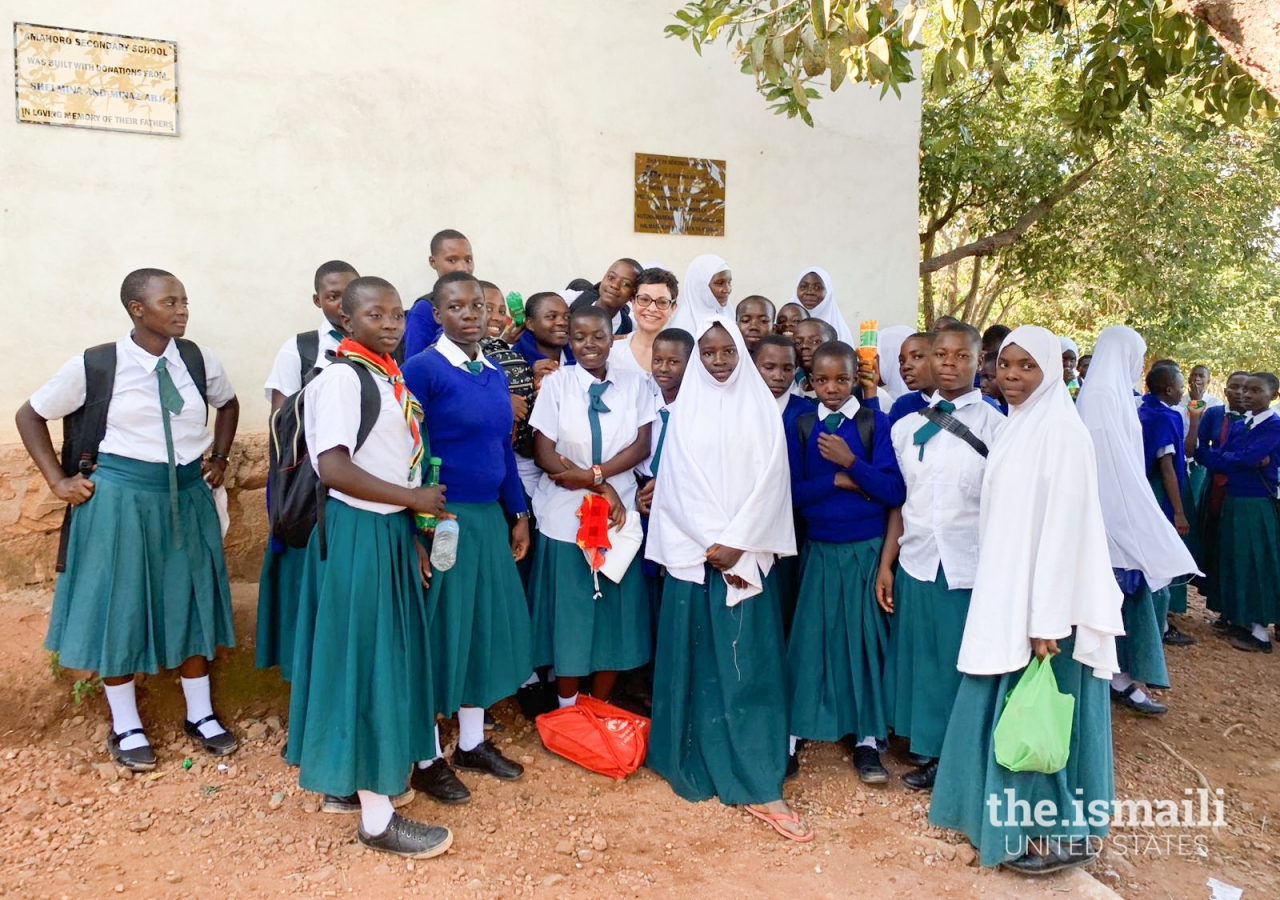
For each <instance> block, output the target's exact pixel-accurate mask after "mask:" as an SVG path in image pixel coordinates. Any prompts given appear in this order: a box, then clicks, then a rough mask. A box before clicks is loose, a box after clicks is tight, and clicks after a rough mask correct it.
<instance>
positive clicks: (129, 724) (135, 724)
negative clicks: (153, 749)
mask: <svg viewBox="0 0 1280 900" xmlns="http://www.w3.org/2000/svg"><path fill="white" fill-rule="evenodd" d="M103 689H104V690H105V691H106V694H107V704H108V705H109V706H110V707H111V729H112V730H113V731H114V732H115V733H116V734H124V733H125V732H126V731H133V729H135V728H141V727H142V717H141V716H139V715H138V694H137V690H136V688H135V687H134V684H133V679H132V678H130V679H129V680H128V681H126V682H125V683H124V684H108V685H104V686H103ZM150 743H151V742H150V741H148V740H147V736H146V735H145V734H135V735H133V736H132V737H127V738H125V739H124V740H123V741H121V742H120V749H121V750H137V749H138V748H139V747H146V746H148V745H150Z"/></svg>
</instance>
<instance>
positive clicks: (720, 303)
mask: <svg viewBox="0 0 1280 900" xmlns="http://www.w3.org/2000/svg"><path fill="white" fill-rule="evenodd" d="M732 290H733V273H732V272H731V271H729V264H728V263H727V262H725V261H724V260H723V259H721V258H720V257H718V256H716V255H715V254H713V253H708V254H705V255H704V256H699V257H698V258H697V259H695V260H694V261H693V262H691V263H689V268H688V269H686V270H685V273H684V281H682V282H680V305H679V306H677V307H676V314H675V317H674V318H672V320H671V322H670V323H669V324H668V327H669V328H683V329H684V330H685V331H687V332H689V333H690V334H696V333H697V330H698V325H699V324H700V323H701V322H702V321H703V320H704V319H705V318H707V316H726V317H728V318H729V319H732V318H733V307H731V306H730V305H729V294H730V292H731V291H732Z"/></svg>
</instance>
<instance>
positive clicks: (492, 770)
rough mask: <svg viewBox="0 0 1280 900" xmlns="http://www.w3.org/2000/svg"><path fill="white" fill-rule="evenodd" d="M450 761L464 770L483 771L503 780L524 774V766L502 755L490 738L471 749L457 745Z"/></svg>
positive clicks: (515, 778) (515, 779) (517, 778)
mask: <svg viewBox="0 0 1280 900" xmlns="http://www.w3.org/2000/svg"><path fill="white" fill-rule="evenodd" d="M452 762H453V765H454V766H455V767H456V768H459V769H461V770H462V771H464V772H485V773H487V774H489V775H492V776H493V777H494V778H499V779H501V780H503V781H517V780H519V778H520V776H521V775H523V774H524V766H522V765H520V763H518V762H515V761H513V760H510V759H507V758H506V757H505V756H503V755H502V751H501V750H499V749H498V748H497V747H495V746H493V741H490V740H484V741H481V742H480V743H479V744H477V745H476V746H475V747H474V748H473V749H471V750H463V749H462V748H461V747H459V748H458V749H457V750H455V751H453V760H452Z"/></svg>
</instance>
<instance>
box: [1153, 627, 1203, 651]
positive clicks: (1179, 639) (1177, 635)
mask: <svg viewBox="0 0 1280 900" xmlns="http://www.w3.org/2000/svg"><path fill="white" fill-rule="evenodd" d="M1160 640H1161V641H1162V642H1163V643H1165V644H1168V645H1169V646H1170V647H1190V646H1191V645H1192V644H1194V643H1195V642H1196V639H1195V638H1193V637H1192V636H1191V635H1189V634H1183V633H1182V632H1181V631H1179V630H1178V629H1177V628H1175V627H1173V625H1170V626H1169V627H1168V629H1166V630H1165V633H1164V636H1163V637H1162V638H1161V639H1160Z"/></svg>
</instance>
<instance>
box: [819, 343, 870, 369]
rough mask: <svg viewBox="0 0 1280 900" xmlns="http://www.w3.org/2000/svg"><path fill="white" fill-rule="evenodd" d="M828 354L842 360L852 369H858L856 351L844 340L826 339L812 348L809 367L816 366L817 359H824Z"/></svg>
mask: <svg viewBox="0 0 1280 900" xmlns="http://www.w3.org/2000/svg"><path fill="white" fill-rule="evenodd" d="M828 356H830V357H834V358H836V359H841V360H844V361H845V362H847V363H848V364H849V366H850V367H851V368H852V369H853V371H855V372H857V371H858V353H857V351H855V350H854V349H853V348H852V347H850V346H849V345H848V344H846V343H845V342H844V341H827V342H826V343H825V344H823V345H822V346H820V347H819V348H818V349H817V350H814V351H813V362H811V363H810V364H809V367H810V368H811V369H813V368H817V366H818V360H820V359H826V358H827V357H828Z"/></svg>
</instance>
